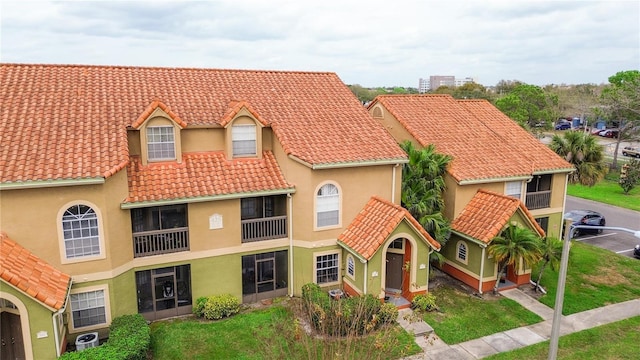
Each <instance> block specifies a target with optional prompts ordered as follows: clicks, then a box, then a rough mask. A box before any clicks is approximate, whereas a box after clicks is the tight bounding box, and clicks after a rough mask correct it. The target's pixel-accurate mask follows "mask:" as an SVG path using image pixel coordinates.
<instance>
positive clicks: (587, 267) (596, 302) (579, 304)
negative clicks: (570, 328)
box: [532, 241, 640, 315]
mask: <svg viewBox="0 0 640 360" xmlns="http://www.w3.org/2000/svg"><path fill="white" fill-rule="evenodd" d="M572 244H573V245H572V246H571V252H570V256H569V266H568V268H567V281H566V285H565V292H564V303H563V308H562V310H563V311H562V313H563V314H564V315H569V314H575V313H577V312H581V311H585V310H591V309H595V308H598V307H602V306H605V305H609V304H615V303H620V302H624V301H627V300H631V299H637V298H640V261H638V259H634V258H630V257H626V256H622V255H618V254H616V253H613V252H611V251H609V250H605V249H601V248H598V247H595V246H592V245H589V244H584V243H581V242H577V241H573V242H572ZM533 274H534V275H533V276H532V277H533V278H534V279H536V278H537V275H538V269H537V268H535V269H534V271H533ZM557 281H558V272H557V271H552V270H551V268H549V267H547V269H546V270H545V273H544V275H543V276H542V281H541V285H542V287H543V288H545V289H546V290H547V294H546V295H544V296H542V297H541V298H540V299H539V300H540V302H541V303H543V304H545V305H547V306H549V307H554V305H555V300H556V289H557Z"/></svg>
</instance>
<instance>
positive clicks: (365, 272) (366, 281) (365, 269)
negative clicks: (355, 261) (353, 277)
mask: <svg viewBox="0 0 640 360" xmlns="http://www.w3.org/2000/svg"><path fill="white" fill-rule="evenodd" d="M368 264H369V262H368V261H367V262H366V263H364V294H365V295H366V294H367V283H368V282H369V270H368V269H367V265H368Z"/></svg>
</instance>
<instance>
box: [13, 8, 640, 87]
mask: <svg viewBox="0 0 640 360" xmlns="http://www.w3.org/2000/svg"><path fill="white" fill-rule="evenodd" d="M639 19H640V3H639V2H638V1H630V0H629V1H624V0H623V1H615V0H614V1H606V0H605V1H561V0H556V1H448V2H444V1H420V0H409V1H397V2H390V1H386V0H384V1H383V0H371V1H367V2H364V3H363V2H361V1H355V0H342V1H335V0H325V1H321V2H308V1H292V0H288V1H287V0H271V1H260V0H251V1H244V0H235V1H231V0H227V1H225V0H221V1H172V2H158V1H138V2H131V1H93V2H88V1H86V2H55V1H39V2H33V1H3V2H2V3H1V4H0V21H1V23H0V30H1V43H0V59H1V60H2V61H3V62H20V63H72V64H108V65H133V66H168V67H181V66H184V67H209V68H238V69H274V70H304V71H331V72H336V73H337V74H338V75H339V76H340V77H341V78H342V79H343V81H345V82H346V83H350V84H351V83H359V84H361V85H364V86H393V85H399V86H412V87H415V86H417V84H418V78H421V77H428V76H429V75H455V76H457V77H466V76H473V77H477V78H478V79H479V81H480V83H482V84H485V85H494V84H496V83H497V82H498V81H499V80H501V79H507V80H511V79H518V80H521V81H525V82H527V83H532V84H538V85H544V84H549V83H587V82H592V83H601V82H606V80H607V78H608V77H609V76H610V75H613V74H615V73H616V72H618V71H622V70H629V69H637V68H639V67H640V21H639Z"/></svg>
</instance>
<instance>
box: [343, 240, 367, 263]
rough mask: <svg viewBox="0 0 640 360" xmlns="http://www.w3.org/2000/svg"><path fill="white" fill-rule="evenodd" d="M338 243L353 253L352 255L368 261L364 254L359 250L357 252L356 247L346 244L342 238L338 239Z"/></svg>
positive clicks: (361, 260) (362, 260) (362, 261)
mask: <svg viewBox="0 0 640 360" xmlns="http://www.w3.org/2000/svg"><path fill="white" fill-rule="evenodd" d="M337 244H338V245H339V246H341V247H343V248H344V249H345V250H347V251H348V252H349V253H351V254H352V255H355V257H357V258H358V260H360V262H361V263H363V264H364V263H366V262H367V261H369V260H367V259H365V258H364V257H363V256H362V254H360V253H359V252H357V251H356V250H355V249H354V248H352V247H350V246H349V245H347V244H345V243H344V242H343V241H342V240H338V241H337Z"/></svg>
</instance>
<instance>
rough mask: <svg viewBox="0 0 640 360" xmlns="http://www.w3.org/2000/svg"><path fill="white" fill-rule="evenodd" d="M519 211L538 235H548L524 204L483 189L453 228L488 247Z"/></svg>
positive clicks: (456, 220)
mask: <svg viewBox="0 0 640 360" xmlns="http://www.w3.org/2000/svg"><path fill="white" fill-rule="evenodd" d="M517 211H521V213H522V215H523V216H524V217H525V218H527V219H529V223H530V225H531V227H533V230H535V231H536V232H537V233H538V235H540V236H544V230H542V228H541V227H540V225H538V223H537V222H536V220H535V218H534V217H533V215H531V212H529V210H528V209H527V207H526V206H525V205H524V204H523V203H522V201H520V200H519V199H516V198H514V197H511V196H506V195H502V194H498V193H495V192H492V191H488V190H482V189H481V190H478V192H477V193H476V194H475V195H474V196H473V198H472V199H471V201H469V203H468V204H467V206H465V207H464V209H462V212H460V214H459V215H458V217H457V218H455V220H453V222H452V223H451V229H453V230H455V231H457V232H460V233H462V234H465V235H467V236H470V237H472V238H474V239H477V240H480V241H482V242H483V243H485V244H488V243H490V242H491V240H493V238H495V237H496V236H498V235H499V234H500V232H501V231H502V229H504V227H505V226H506V225H507V224H508V223H509V220H510V219H511V217H512V216H513V215H514V214H515V213H516V212H517Z"/></svg>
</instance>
